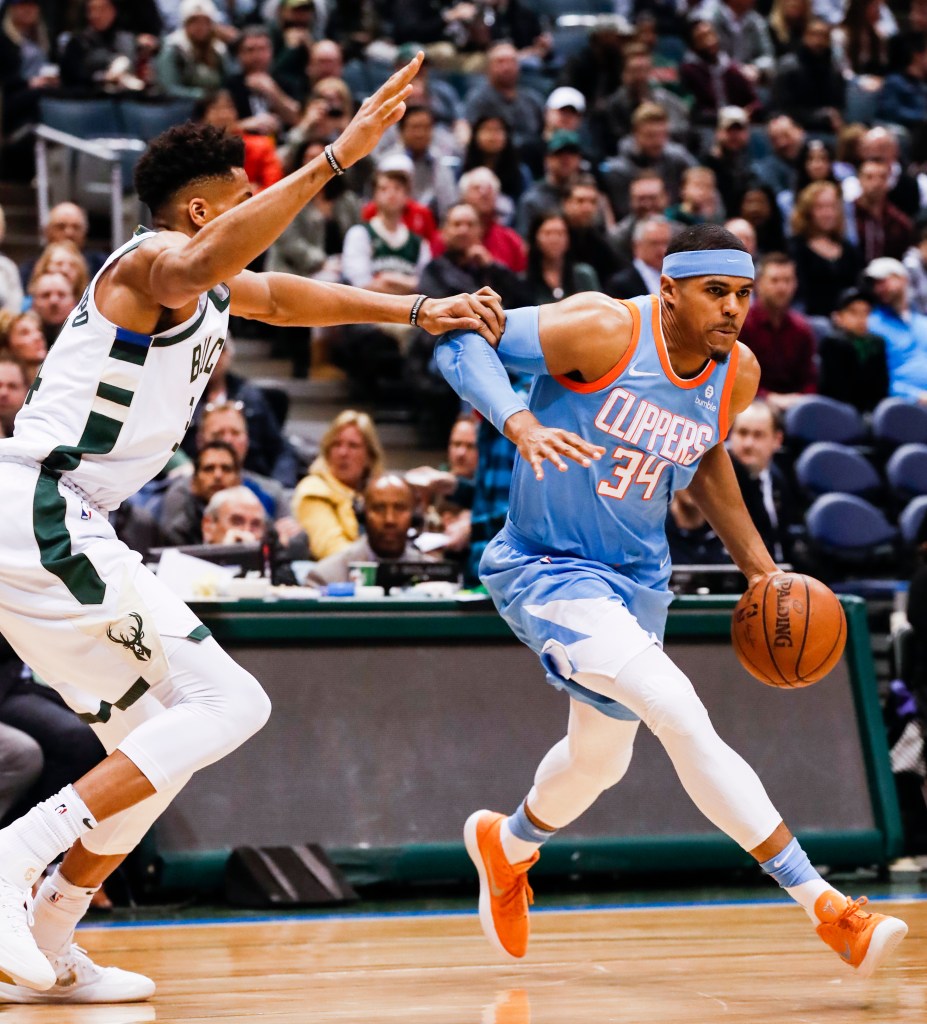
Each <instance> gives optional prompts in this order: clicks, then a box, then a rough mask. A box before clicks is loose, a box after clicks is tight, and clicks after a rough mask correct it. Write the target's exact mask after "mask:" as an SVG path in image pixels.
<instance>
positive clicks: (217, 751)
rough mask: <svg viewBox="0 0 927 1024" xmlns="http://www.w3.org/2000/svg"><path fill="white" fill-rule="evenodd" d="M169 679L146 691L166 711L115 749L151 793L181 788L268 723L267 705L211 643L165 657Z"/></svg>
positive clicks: (180, 649) (253, 685)
mask: <svg viewBox="0 0 927 1024" xmlns="http://www.w3.org/2000/svg"><path fill="white" fill-rule="evenodd" d="M169 660H170V668H171V671H170V675H169V676H168V677H167V678H166V679H165V680H163V682H161V683H159V684H157V685H156V686H153V687H152V688H151V691H150V693H151V696H152V697H154V698H155V699H156V700H158V701H159V702H160V703H161V704H162V705H163V707H164V708H165V710H164V713H163V714H159V715H156V716H155V717H153V718H150V719H149V720H147V721H145V722H143V723H142V724H141V725H139V726H138V728H136V729H134V730H133V731H132V732H131V733H129V735H128V736H126V737H125V739H123V740H122V741H121V742H120V743H119V748H118V749H119V750H121V751H122V752H123V753H124V754H125V755H126V757H128V758H129V759H130V760H131V761H132V762H133V763H134V764H135V765H136V766H137V767H138V768H139V770H140V771H141V772H142V773H143V774H144V775H145V777H146V778H147V779H148V780H149V782H151V784H152V785H153V786H154V787H155V789H156V790H158V791H159V792H161V791H162V790H168V789H173V788H176V787H177V786H179V785H182V784H183V783H184V782H185V781H186V780H187V779H188V778H189V777H190V775H192V774H193V773H194V772H196V771H199V770H200V769H201V768H205V767H206V766H207V765H210V764H213V763H214V762H215V761H218V760H220V759H221V758H223V757H225V756H226V755H227V754H230V753H231V752H232V751H233V750H234V749H235V748H236V747H238V746H240V745H241V744H242V743H244V742H245V740H247V739H248V738H249V737H251V736H253V735H254V733H256V732H257V731H258V730H259V729H261V728H262V727H263V726H264V724H265V723H266V722H267V719H268V717H269V716H270V699H269V698H268V696H267V694H266V693H265V692H264V690H263V689H262V688H261V686H260V684H259V683H258V681H257V680H256V679H255V678H254V676H252V675H251V674H250V673H249V672H246V671H245V670H244V669H243V668H242V667H241V666H240V665H238V664H237V663H236V662H235V661H233V660H232V658H230V657H229V655H228V654H226V653H225V651H223V650H222V648H221V647H220V646H219V645H218V644H217V643H216V641H215V640H213V639H212V638H211V637H210V638H209V639H207V640H204V641H203V642H202V643H199V644H194V643H191V642H186V643H183V644H181V646H179V647H177V648H176V650H174V651H173V652H172V653H171V654H170V658H169Z"/></svg>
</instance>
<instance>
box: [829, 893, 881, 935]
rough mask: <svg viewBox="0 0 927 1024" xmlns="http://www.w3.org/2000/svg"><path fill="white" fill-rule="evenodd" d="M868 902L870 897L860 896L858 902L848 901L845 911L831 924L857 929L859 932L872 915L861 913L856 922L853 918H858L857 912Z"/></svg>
mask: <svg viewBox="0 0 927 1024" xmlns="http://www.w3.org/2000/svg"><path fill="white" fill-rule="evenodd" d="M868 902H869V897H868V896H860V898H859V899H858V900H847V905H846V906H845V907H844V908H843V911H842V912H841V913H840V914H838V915H837V917H835V918H834V920H833V921H832V922H831V923H832V924H835V925H837V926H838V927H841V928H855V930H857V931H858V930H859V929H860V928H862V927H863V925H864V923H865V922H866V920H867V919H868V918H870V917H871V916H872V915H871V914H867V913H862V912H861V913H860V914H859V916H858V917H857V918H856V920H855V921H854V920H853V918H854V917H856V914H857V911H860V910H861V908H862V907H864V906H866V904H867V903H868Z"/></svg>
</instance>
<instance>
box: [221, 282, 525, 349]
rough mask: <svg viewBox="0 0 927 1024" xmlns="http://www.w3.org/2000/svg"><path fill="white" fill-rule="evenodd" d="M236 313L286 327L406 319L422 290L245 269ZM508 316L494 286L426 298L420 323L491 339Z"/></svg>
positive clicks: (436, 330) (235, 297)
mask: <svg viewBox="0 0 927 1024" xmlns="http://www.w3.org/2000/svg"><path fill="white" fill-rule="evenodd" d="M229 289H230V291H231V296H232V306H231V311H232V313H233V314H234V315H235V316H243V317H246V318H248V319H249V320H261V321H263V322H264V323H267V324H273V325H275V326H281V327H333V326H335V325H337V324H367V323H381V324H407V323H409V322H410V321H409V318H410V315H411V312H412V307H413V305H414V304H415V302H416V300H417V299H418V296H417V295H388V294H386V293H384V292H370V291H367V290H366V289H364V288H353V287H351V286H350V285H346V284H330V283H328V282H324V281H311V280H307V279H306V278H303V277H297V276H296V275H295V274H276V273H275V274H255V273H252V272H251V271H248V270H246V271H243V272H242V273H241V274H239V275H238V276H237V277H235V278H233V279H232V280H231V281H229ZM504 323H505V315H504V313H503V312H502V302H501V300H500V299H499V296H498V295H497V294H496V293H495V292H494V291H491V290H490V289H483V290H482V291H480V292H479V293H478V294H473V295H467V294H462V295H452V296H451V297H450V298H446V299H431V298H426V299H425V301H424V302H423V303H422V304H421V305H420V306H419V309H418V312H417V315H416V325H417V326H419V327H422V328H424V330H426V331H428V333H429V334H443V333H444V332H445V331H456V330H470V331H479V332H480V336H481V337H483V338H485V340H486V341H487V342H489V343H490V344H493V345H494V344H496V342H497V341H498V339H499V337H500V336H501V334H502V328H503V325H504Z"/></svg>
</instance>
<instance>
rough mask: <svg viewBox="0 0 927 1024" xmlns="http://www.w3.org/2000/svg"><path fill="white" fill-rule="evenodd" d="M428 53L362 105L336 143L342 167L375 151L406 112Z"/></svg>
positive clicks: (414, 60) (420, 54) (408, 65)
mask: <svg viewBox="0 0 927 1024" xmlns="http://www.w3.org/2000/svg"><path fill="white" fill-rule="evenodd" d="M424 59H425V54H424V53H422V52H421V50H419V52H418V53H417V54H416V55H415V56H414V57H413V58H412V60H410V61H409V63H408V64H406V66H405V67H404V68H400V69H399V71H397V72H396V73H395V74H394V75H391V76H390V77H389V78H388V79H387V80H386V81H385V82H384V83H383V85H381V86H380V88H379V89H377V91H376V92H375V93H374V94H373V95H372V96H368V97H367V99H365V100H364V102H363V103H362V104H361V105H360V110H358V112H357V113H356V114H355V115H354V117H353V119H352V120H351V123H350V124H349V125H348V126H347V128H345V130H344V131H343V132H342V133H341V135H339V136H338V138H337V139H336V140H335V142H334V143H333V152H334V154H335V157H336V159H337V160H338V163H340V164H341V166H342V167H350V166H351V165H352V164H356V163H357V161H358V160H361V159H362V158H363V157H365V156H367V154H368V153H371V152H373V150H374V148H375V147H376V145H377V143H378V142H379V141H380V139H381V137H382V135H383V133H384V132H385V131H386V129H387V128H389V127H390V126H391V125H394V124H395V123H396V122H397V121H398V120H399V119H400V118H401V117H402V115H403V114H404V113H405V112H406V105H405V102H404V101H405V99H406V97H407V96H408V95H409V93H411V92H412V86H411V85H410V83H411V81H412V79H413V78H415V76H416V75H417V74H418V69H419V68H420V67H421V66H422V61H423V60H424Z"/></svg>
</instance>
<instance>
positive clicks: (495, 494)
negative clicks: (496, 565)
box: [467, 374, 532, 584]
mask: <svg viewBox="0 0 927 1024" xmlns="http://www.w3.org/2000/svg"><path fill="white" fill-rule="evenodd" d="M510 376H512V387H513V388H514V390H515V392H516V394H518V395H520V396H521V397H522V398H524V397H526V396H527V394H528V388H529V387H530V385H531V380H532V378H531V377H530V375H528V374H518V375H514V376H513V375H510ZM477 448H478V450H479V461H478V463H477V467H476V492H475V494H474V496H473V512H472V515H471V517H470V561H469V564H468V566H467V582H468V583H470V584H475V583H477V582H478V581H479V575H480V573H479V569H480V559H481V558H482V557H483V551H484V550H485V549H486V545H487V544H488V543H489V542H490V541H491V540H492V539H493V537H495V535H496V534H497V533H498V532H499V531H500V530H501V529H502V526H503V524H504V523H505V517H506V515H507V514H508V511H509V488H510V487H511V484H512V467H513V466H514V465H515V451H516V449H515V445H514V444H512V442H511V441H510V440H509V439H508V438H507V437H505V436H504V435H503V434H500V433H499V432H498V431H497V430H496V429H495V427H493V425H492V424H491V423H487V422H486V421H485V420H483V421H482V422H481V423H480V429H479V432H478V435H477Z"/></svg>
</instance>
